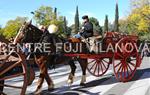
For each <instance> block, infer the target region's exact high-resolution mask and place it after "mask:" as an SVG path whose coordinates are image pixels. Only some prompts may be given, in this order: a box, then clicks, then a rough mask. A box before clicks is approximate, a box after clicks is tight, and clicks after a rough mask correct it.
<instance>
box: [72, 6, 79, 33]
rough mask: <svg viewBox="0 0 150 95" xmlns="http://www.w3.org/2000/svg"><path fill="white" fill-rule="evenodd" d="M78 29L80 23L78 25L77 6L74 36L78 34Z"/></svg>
mask: <svg viewBox="0 0 150 95" xmlns="http://www.w3.org/2000/svg"><path fill="white" fill-rule="evenodd" d="M79 28H80V23H79V11H78V6H77V7H76V14H75V30H74V32H73V33H74V34H77V33H78V32H79Z"/></svg>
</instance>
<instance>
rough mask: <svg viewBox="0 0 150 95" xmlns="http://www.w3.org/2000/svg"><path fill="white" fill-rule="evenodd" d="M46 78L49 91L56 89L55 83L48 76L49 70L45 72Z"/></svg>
mask: <svg viewBox="0 0 150 95" xmlns="http://www.w3.org/2000/svg"><path fill="white" fill-rule="evenodd" d="M44 76H45V80H46V82H47V84H48V90H53V89H54V83H53V81H52V79H51V78H50V77H49V75H48V70H47V68H46V70H45V72H44Z"/></svg>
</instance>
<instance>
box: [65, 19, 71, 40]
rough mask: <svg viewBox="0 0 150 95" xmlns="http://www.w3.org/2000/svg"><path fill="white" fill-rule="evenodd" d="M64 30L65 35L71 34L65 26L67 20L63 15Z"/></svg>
mask: <svg viewBox="0 0 150 95" xmlns="http://www.w3.org/2000/svg"><path fill="white" fill-rule="evenodd" d="M64 32H65V34H66V36H67V37H69V36H70V35H71V31H70V30H69V28H68V27H67V20H66V17H64Z"/></svg>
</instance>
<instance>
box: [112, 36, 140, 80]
mask: <svg viewBox="0 0 150 95" xmlns="http://www.w3.org/2000/svg"><path fill="white" fill-rule="evenodd" d="M135 42H136V41H135V40H131V39H130V38H123V39H122V40H120V41H119V42H118V46H121V44H124V45H125V44H126V43H130V45H133V46H126V47H125V46H122V47H121V50H122V52H121V50H118V49H117V52H115V53H114V60H113V68H114V74H115V76H116V78H117V79H118V80H119V81H122V82H127V81H129V80H131V79H132V78H133V76H134V74H135V71H136V69H137V65H138V64H139V62H141V61H139V59H141V58H140V55H139V53H138V51H137V50H136V47H135ZM125 48H126V49H125ZM131 48H133V49H132V51H131V52H128V51H127V50H131Z"/></svg>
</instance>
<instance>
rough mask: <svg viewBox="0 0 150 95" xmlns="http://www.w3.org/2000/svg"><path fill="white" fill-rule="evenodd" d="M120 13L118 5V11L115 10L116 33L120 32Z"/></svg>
mask: <svg viewBox="0 0 150 95" xmlns="http://www.w3.org/2000/svg"><path fill="white" fill-rule="evenodd" d="M118 21H119V11H118V3H117V4H116V10H115V22H114V31H115V32H119V23H118Z"/></svg>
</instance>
